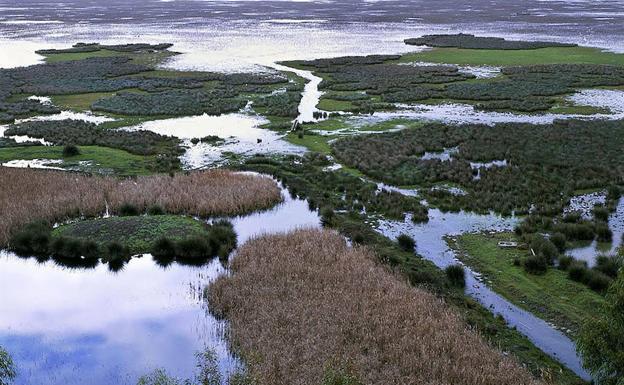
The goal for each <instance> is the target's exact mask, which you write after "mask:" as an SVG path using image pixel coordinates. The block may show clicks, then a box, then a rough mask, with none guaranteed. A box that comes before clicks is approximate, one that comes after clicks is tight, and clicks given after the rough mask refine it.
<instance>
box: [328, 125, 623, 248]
mask: <svg viewBox="0 0 624 385" xmlns="http://www.w3.org/2000/svg"><path fill="white" fill-rule="evenodd" d="M622 145H624V123H623V122H622V121H610V122H603V121H600V122H597V121H557V122H555V123H553V124H551V125H530V124H512V123H509V124H498V125H496V126H486V125H461V126H447V125H442V124H426V125H423V126H416V127H412V128H410V129H406V130H402V131H399V132H393V133H383V134H378V135H369V136H358V137H351V138H344V139H341V140H338V141H336V142H334V143H333V151H334V153H335V155H336V156H337V158H338V159H339V160H340V161H341V162H342V163H344V164H346V165H347V166H349V167H353V168H356V169H358V170H360V171H362V172H364V173H365V174H367V175H370V176H372V177H374V178H375V179H378V180H383V181H385V182H387V183H391V184H394V185H399V186H401V185H406V186H410V185H424V186H429V185H432V184H435V183H440V182H447V183H451V184H456V185H459V186H461V187H462V188H464V189H465V190H466V191H467V192H468V194H467V195H453V194H444V193H440V192H438V193H435V194H429V193H427V198H428V199H430V201H431V203H433V204H435V205H437V206H439V207H441V208H443V209H447V210H454V211H456V210H458V209H461V208H463V209H468V210H472V211H477V212H488V211H489V210H495V211H497V212H500V213H503V214H511V212H512V211H515V212H516V213H517V214H524V213H528V211H529V209H531V208H532V207H533V212H534V213H537V214H539V213H543V214H544V215H552V214H556V213H560V212H561V211H562V210H563V208H564V206H565V205H566V204H567V203H568V201H569V199H570V197H571V196H573V194H574V191H576V190H581V189H586V188H596V187H603V186H608V185H611V184H614V183H615V184H617V183H621V182H622V179H621V178H622V175H623V174H622V173H621V172H620V169H621V168H622V167H624V156H622V154H621V151H619V148H621V146H622ZM453 147H457V148H458V151H457V153H455V154H454V155H453V160H452V161H441V160H439V159H422V155H423V154H424V153H425V151H430V152H441V151H443V150H444V149H445V148H453ZM496 160H504V161H505V164H506V165H504V166H497V165H496V164H495V163H492V165H491V166H489V167H482V168H481V169H480V172H479V175H480V178H475V171H474V168H473V167H472V164H471V163H474V162H480V163H487V162H491V161H496ZM475 196H478V197H479V199H474V198H473V197H475ZM560 232H562V233H564V234H566V230H565V228H562V229H560ZM566 235H568V234H566ZM591 239H593V238H591Z"/></svg>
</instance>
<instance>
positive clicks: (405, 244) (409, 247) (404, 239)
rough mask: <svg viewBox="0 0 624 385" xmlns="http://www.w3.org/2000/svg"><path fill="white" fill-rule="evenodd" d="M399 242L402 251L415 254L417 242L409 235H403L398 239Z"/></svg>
mask: <svg viewBox="0 0 624 385" xmlns="http://www.w3.org/2000/svg"><path fill="white" fill-rule="evenodd" d="M397 242H398V243H399V247H400V248H401V249H402V250H405V251H410V252H413V251H414V248H415V247H416V241H415V240H414V238H412V237H410V236H409V235H407V234H401V235H399V236H398V237H397Z"/></svg>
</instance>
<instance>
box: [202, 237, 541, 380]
mask: <svg viewBox="0 0 624 385" xmlns="http://www.w3.org/2000/svg"><path fill="white" fill-rule="evenodd" d="M232 271H233V274H232V275H231V276H229V277H221V278H219V279H218V280H217V281H216V282H214V283H213V284H212V285H211V286H210V287H209V289H208V290H207V297H208V301H209V302H210V305H211V307H212V309H213V311H215V313H216V314H217V315H220V316H224V317H226V318H227V319H228V320H229V321H230V328H231V329H230V338H231V342H232V344H233V346H235V347H236V349H237V350H238V351H239V353H240V354H241V355H242V357H243V359H244V360H245V361H246V363H247V364H248V369H249V374H250V376H251V377H252V378H253V379H255V380H256V381H257V382H258V383H259V384H263V385H280V384H284V385H286V384H288V385H304V384H305V385H318V384H320V383H322V381H323V378H324V375H325V374H326V372H327V370H328V367H330V366H332V365H333V366H334V367H349V368H350V369H349V370H350V371H351V372H352V373H353V374H355V376H356V377H357V378H358V379H359V381H360V382H361V383H362V384H379V385H388V384H397V385H398V384H401V385H403V384H419V385H420V384H431V385H433V384H435V385H444V384H453V385H463V384H471V385H473V384H483V385H492V384H497V385H504V384H509V385H519V384H538V383H539V382H538V381H536V380H535V379H533V377H532V376H531V375H530V374H529V373H528V372H527V371H525V370H524V369H523V368H522V367H521V366H520V365H519V364H518V363H517V362H516V361H515V360H513V359H512V358H509V357H505V356H504V355H502V354H501V352H499V351H497V350H495V349H493V348H492V347H490V346H489V345H488V344H487V343H486V342H484V341H483V340H482V339H481V338H480V337H479V336H478V335H477V334H476V333H475V332H473V331H471V330H468V329H467V327H466V324H465V323H464V322H463V321H462V320H460V318H459V317H458V316H457V315H456V314H455V313H454V312H453V311H452V310H450V309H449V308H448V307H447V305H446V304H445V303H444V302H443V301H441V300H440V299H438V298H436V297H435V296H434V295H432V294H430V293H428V292H426V291H425V290H422V289H417V288H413V287H410V286H409V285H408V284H407V283H405V282H404V281H403V280H401V279H399V278H398V277H397V276H395V275H393V274H391V273H390V272H388V271H387V270H386V269H384V268H383V267H382V266H379V265H377V264H376V263H375V262H374V257H373V255H371V253H370V252H369V251H368V250H366V249H364V248H355V249H351V248H348V247H347V246H346V244H345V241H344V239H343V238H342V237H340V236H339V235H337V234H335V233H333V232H329V231H320V230H299V231H296V232H293V233H290V234H285V235H276V236H264V237H261V238H258V239H255V240H252V241H250V242H248V243H247V244H245V245H244V246H243V247H242V248H241V249H240V250H239V251H238V253H237V256H236V258H234V261H233V265H232ZM332 363H333V364H332ZM332 383H333V382H332ZM349 383H351V382H349Z"/></svg>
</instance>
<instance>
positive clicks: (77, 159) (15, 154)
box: [0, 146, 156, 176]
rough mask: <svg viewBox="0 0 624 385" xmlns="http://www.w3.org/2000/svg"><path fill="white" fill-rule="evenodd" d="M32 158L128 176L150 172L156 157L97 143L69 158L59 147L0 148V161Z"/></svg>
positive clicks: (64, 166) (91, 170)
mask: <svg viewBox="0 0 624 385" xmlns="http://www.w3.org/2000/svg"><path fill="white" fill-rule="evenodd" d="M33 159H52V160H57V159H62V160H63V163H62V164H58V165H56V164H55V165H54V166H55V167H63V168H67V169H71V170H77V171H85V172H93V173H100V174H116V175H128V176H129V175H147V174H150V173H152V172H153V171H152V170H153V169H154V167H155V162H156V156H153V155H148V156H142V155H134V154H131V153H129V152H127V151H123V150H118V149H114V148H109V147H99V146H80V155H76V156H72V157H64V156H63V147H62V146H28V147H8V148H0V163H5V162H9V161H12V160H33ZM85 162H88V163H85Z"/></svg>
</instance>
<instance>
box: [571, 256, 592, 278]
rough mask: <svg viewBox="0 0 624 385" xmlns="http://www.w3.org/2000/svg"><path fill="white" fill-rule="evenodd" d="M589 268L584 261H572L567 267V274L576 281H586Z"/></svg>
mask: <svg viewBox="0 0 624 385" xmlns="http://www.w3.org/2000/svg"><path fill="white" fill-rule="evenodd" d="M588 271H589V269H588V268H587V263H586V262H585V261H574V262H572V263H571V264H570V267H569V268H568V276H569V277H570V279H571V280H573V281H576V282H586V280H587V275H588Z"/></svg>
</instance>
